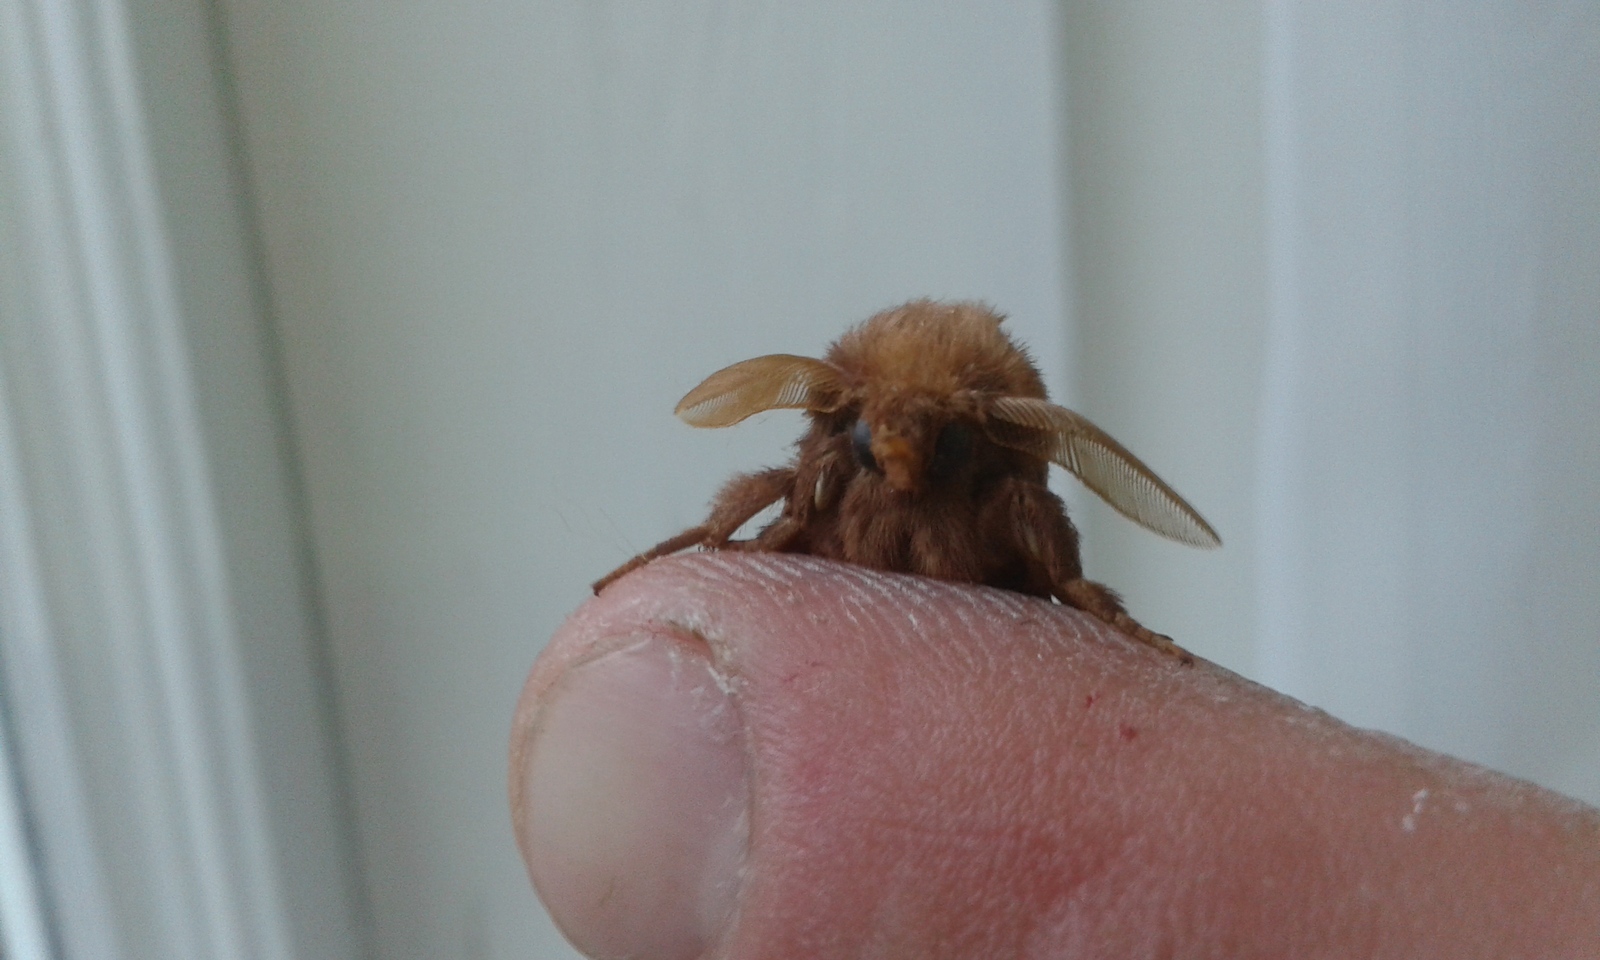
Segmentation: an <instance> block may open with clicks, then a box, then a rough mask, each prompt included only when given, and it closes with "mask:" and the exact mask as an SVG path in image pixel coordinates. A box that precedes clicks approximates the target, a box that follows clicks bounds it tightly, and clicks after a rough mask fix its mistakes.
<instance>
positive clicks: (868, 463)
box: [850, 420, 878, 472]
mask: <svg viewBox="0 0 1600 960" xmlns="http://www.w3.org/2000/svg"><path fill="white" fill-rule="evenodd" d="M850 448H851V449H852V450H854V451H855V454H856V460H857V462H859V463H860V464H861V465H862V466H863V467H866V468H867V469H868V470H872V471H874V472H876V471H877V469H878V459H877V458H876V457H874V456H873V455H872V427H870V426H868V425H867V421H865V420H857V421H856V425H855V426H854V427H851V428H850Z"/></svg>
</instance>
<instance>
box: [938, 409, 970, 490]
mask: <svg viewBox="0 0 1600 960" xmlns="http://www.w3.org/2000/svg"><path fill="white" fill-rule="evenodd" d="M971 456H972V428H971V427H969V426H967V425H966V424H964V423H959V422H957V423H947V424H945V425H944V426H943V427H942V428H940V430H939V436H938V437H937V438H935V439H934V441H933V459H932V460H930V461H929V462H928V479H929V480H948V479H949V478H951V477H953V476H955V474H956V473H957V472H959V471H960V470H961V468H962V466H964V465H965V464H966V462H967V460H968V459H969V458H970V457H971Z"/></svg>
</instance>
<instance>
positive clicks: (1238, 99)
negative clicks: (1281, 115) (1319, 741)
mask: <svg viewBox="0 0 1600 960" xmlns="http://www.w3.org/2000/svg"><path fill="white" fill-rule="evenodd" d="M1064 9H1065V15H1064V18H1063V23H1062V29H1063V38H1064V42H1063V49H1064V51H1065V56H1066V63H1065V68H1066V86H1067V118H1068V121H1069V124H1070V126H1069V131H1070V137H1069V139H1070V157H1069V160H1068V170H1069V173H1070V180H1069V183H1070V193H1071V196H1070V201H1071V220H1070V223H1071V235H1070V247H1071V258H1072V267H1073V271H1074V276H1073V281H1074V283H1073V288H1074V293H1075V297H1074V301H1073V306H1074V315H1075V319H1076V325H1077V331H1078V337H1079V342H1080V343H1081V345H1082V349H1081V350H1080V351H1079V352H1078V354H1077V356H1076V357H1075V358H1074V360H1075V362H1076V364H1077V365H1078V370H1077V372H1076V380H1077V382H1078V383H1079V384H1080V389H1079V391H1078V393H1077V396H1075V397H1074V398H1073V399H1074V401H1075V402H1076V403H1077V405H1078V407H1079V409H1080V410H1081V411H1082V412H1083V413H1084V414H1085V415H1087V416H1088V417H1089V418H1090V419H1092V420H1095V421H1096V422H1097V423H1099V424H1100V425H1101V426H1102V427H1105V428H1106V429H1107V430H1109V431H1110V432H1111V433H1112V435H1114V436H1116V437H1117V438H1118V439H1119V440H1121V441H1122V442H1123V443H1125V444H1127V445H1128V447H1129V448H1130V449H1132V450H1133V451H1134V452H1135V453H1137V454H1138V455H1139V456H1140V457H1142V458H1144V459H1145V460H1146V461H1147V462H1148V463H1149V464H1150V465H1151V466H1152V467H1153V468H1154V469H1155V470H1156V472H1157V473H1159V474H1161V475H1162V476H1163V478H1165V479H1166V480H1167V481H1168V482H1170V483H1171V484H1172V485H1173V486H1174V487H1176V488H1177V489H1178V491H1179V492H1180V493H1181V494H1183V496H1184V497H1185V498H1187V499H1188V500H1190V501H1191V502H1192V503H1193V504H1194V505H1195V507H1196V508H1197V509H1199V510H1200V512H1201V513H1202V514H1203V515H1205V517H1206V518H1207V519H1208V520H1209V521H1211V523H1212V524H1213V525H1214V526H1215V527H1216V528H1217V530H1218V532H1219V533H1220V534H1221V535H1222V539H1223V547H1222V549H1221V550H1220V551H1216V552H1204V551H1198V550H1194V549H1192V548H1189V547H1185V546H1181V545H1178V544H1175V543H1171V542H1169V541H1165V540H1162V539H1160V538H1159V537H1156V536H1154V535H1152V534H1150V533H1149V532H1148V531H1145V530H1143V529H1141V528H1139V527H1136V526H1135V525H1133V524H1131V523H1129V522H1128V521H1127V520H1126V519H1124V518H1123V517H1122V516H1120V515H1118V514H1115V513H1113V512H1112V511H1111V510H1110V509H1109V508H1106V507H1105V506H1103V505H1102V504H1100V503H1099V502H1098V501H1096V500H1093V499H1092V498H1086V502H1084V503H1083V507H1082V515H1083V518H1084V520H1085V523H1084V534H1085V563H1086V568H1087V570H1088V572H1089V574H1090V575H1091V576H1093V577H1096V578H1098V579H1103V580H1105V581H1106V582H1107V583H1109V584H1111V585H1112V586H1114V587H1116V588H1117V589H1118V590H1121V591H1123V592H1124V593H1125V595H1126V597H1127V600H1128V603H1129V607H1130V609H1131V610H1132V611H1133V613H1134V615H1135V616H1137V617H1139V618H1140V619H1141V620H1142V621H1143V622H1144V623H1146V624H1147V625H1149V626H1150V627H1151V628H1152V629H1155V630H1160V631H1162V632H1165V633H1170V634H1172V635H1173V636H1174V637H1175V638H1177V639H1178V640H1179V642H1181V643H1183V644H1185V645H1187V646H1189V647H1191V648H1192V649H1194V650H1195V651H1196V652H1198V653H1200V654H1202V655H1204V656H1206V657H1210V658H1212V659H1214V660H1217V661H1218V662H1220V663H1223V664H1225V665H1227V666H1229V667H1231V668H1233V669H1235V670H1240V671H1243V672H1247V673H1248V672H1249V670H1250V668H1251V665H1252V660H1253V658H1254V654H1255V645H1254V642H1253V633H1254V609H1255V603H1256V591H1255V578H1256V559H1255V543H1254V541H1255V530H1254V529H1253V523H1252V517H1253V514H1254V509H1255V507H1254V503H1255V494H1256V491H1255V470H1254V465H1253V460H1254V450H1255V436H1256V429H1257V423H1258V419H1259V407H1258V404H1259V400H1260V391H1259V382H1260V375H1261V374H1260V371H1261V362H1262V342H1263V336H1262V334H1263V329H1264V324H1265V310H1266V283H1267V281H1266V267H1265V254H1264V251H1265V236H1264V226H1263V200H1262V189H1263V161H1262V152H1261V108H1260V93H1261V76H1260V68H1259V58H1260V50H1261V32H1262V23H1261V9H1260V4H1259V3H1256V2H1254V0H1227V2H1208V3H1188V2H1181V0H1173V2H1154V3H1152V2H1144V3H1103V2H1097V0H1071V2H1068V3H1066V4H1064Z"/></svg>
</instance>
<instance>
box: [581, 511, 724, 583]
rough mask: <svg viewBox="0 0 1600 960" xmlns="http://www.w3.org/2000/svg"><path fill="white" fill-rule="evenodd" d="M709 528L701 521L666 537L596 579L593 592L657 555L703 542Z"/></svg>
mask: <svg viewBox="0 0 1600 960" xmlns="http://www.w3.org/2000/svg"><path fill="white" fill-rule="evenodd" d="M710 529H711V528H710V526H709V525H707V524H704V523H702V524H700V526H698V527H690V528H689V529H687V530H685V531H683V532H682V533H680V534H678V535H677V536H675V537H668V538H667V539H665V540H663V541H661V542H660V543H658V544H656V545H655V546H653V547H651V548H650V549H649V550H646V551H645V552H643V553H641V554H639V555H638V556H636V557H634V558H633V559H631V560H629V561H628V562H627V563H624V564H623V565H622V566H620V567H618V568H617V569H615V570H613V571H611V572H610V573H608V574H606V575H605V576H603V577H601V578H600V579H599V580H596V581H595V582H594V587H593V589H594V592H595V593H599V592H600V591H602V590H604V589H605V588H606V587H609V586H611V582H612V581H613V580H616V579H618V578H619V577H623V576H626V575H627V574H630V573H632V572H633V571H635V570H637V569H639V568H640V567H642V566H644V565H645V564H647V563H649V562H650V561H651V560H654V559H655V558H657V557H664V556H666V555H667V554H670V553H677V552H678V551H679V550H683V549H686V548H688V547H692V546H694V545H695V544H697V543H704V542H705V540H706V533H707V531H709V530H710Z"/></svg>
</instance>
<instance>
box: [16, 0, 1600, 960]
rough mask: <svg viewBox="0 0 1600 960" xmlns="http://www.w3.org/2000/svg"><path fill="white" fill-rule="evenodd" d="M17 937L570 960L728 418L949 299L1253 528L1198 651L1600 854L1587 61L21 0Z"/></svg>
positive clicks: (1596, 389)
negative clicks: (578, 756)
mask: <svg viewBox="0 0 1600 960" xmlns="http://www.w3.org/2000/svg"><path fill="white" fill-rule="evenodd" d="M0 61H3V62H0V67H3V68H4V72H3V74H0V84H3V87H0V94H3V98H4V99H3V100H0V126H3V129H0V251H3V252H0V682H3V683H4V693H5V699H4V701H3V702H4V707H5V709H4V711H0V751H3V756H0V761H4V762H3V763H0V772H3V773H4V774H5V775H6V776H5V777H4V778H3V779H0V802H3V806H0V828H4V829H3V830H0V933H3V935H4V937H5V940H4V951H3V952H5V954H6V955H7V956H12V955H15V956H17V957H35V956H38V957H46V956H51V957H72V958H78V957H115V956H125V957H146V956H148V957H184V958H186V957H195V958H205V957H223V956H227V957H234V956H240V957H245V956H249V957H255V956H260V957H271V958H279V957H285V958H286V957H301V956H303V957H356V956H370V957H380V958H383V960H403V958H434V957H455V956H459V957H464V958H465V957H526V956H550V957H557V956H568V955H569V951H568V948H566V947H565V946H564V945H563V944H562V942H561V940H560V938H559V936H558V935H557V934H556V933H555V932H554V931H553V929H552V928H551V927H550V926H549V924H548V921H547V920H546V919H545V917H544V915H543V912H542V910H541V909H540V908H539V906H538V903H537V901H536V900H535V899H534V897H533V894H532V891H531V889H530V888H529V886H528V884H527V881H526V879H525V877H524V876H523V872H522V868H521V866H520V864H519V862H518V861H517V858H516V854H515V850H514V848H513V846H512V843H511V837H510V830H509V825H508V823H507V814H506V810H505V800H504V770H503V766H504V746H505V737H506V732H507V724H508V720H509V716H510V709H511V705H512V702H513V699H514V697H515V695H516V693H517V690H518V689H519V687H520V684H521V680H522V676H523V674H524V673H525V671H526V669H527V667H528V665H529V664H530V663H531V662H532V660H533V658H534V656H535V655H536V653H537V651H538V648H539V646H540V644H542V642H543V640H544V638H545V637H546V636H548V635H549V634H550V632H551V631H552V630H553V629H554V628H555V626H556V625H557V624H558V623H559V622H560V620H561V619H562V618H563V617H564V616H565V615H566V614H567V613H568V612H570V611H571V610H572V609H573V608H574V607H575V606H576V605H577V604H579V603H581V602H582V600H583V599H584V597H585V596H586V595H587V584H588V583H589V582H590V581H591V580H592V579H593V578H594V577H596V576H597V575H599V574H601V573H604V572H605V571H607V570H609V569H610V568H611V567H612V566H614V565H615V564H616V563H618V562H620V561H621V560H622V559H624V558H626V557H627V556H629V555H631V554H632V553H634V552H635V551H637V550H638V549H640V548H642V547H643V546H646V545H648V544H651V543H654V542H655V541H657V540H658V539H660V538H662V537H664V536H666V535H668V534H670V533H674V532H676V531H677V530H679V529H681V528H683V527H685V526H688V525H690V524H692V523H694V522H696V521H697V520H698V519H700V517H701V515H702V512H703V510H704V508H705V505H706V502H707V500H708V499H709V497H710V495H711V493H712V492H713V491H714V489H715V487H716V486H717V484H718V483H720V482H721V481H722V480H723V479H724V478H725V477H726V476H727V475H728V474H729V473H730V472H733V471H735V470H739V469H750V468H755V467H759V466H763V465H768V464H772V463H776V462H779V461H781V460H783V459H784V458H786V457H787V455H788V451H787V449H786V446H787V444H788V442H789V441H790V440H791V439H792V438H793V436H794V435H795V433H796V431H797V428H798V424H799V418H798V416H796V415H785V414H773V415H769V416H767V417H764V418H762V419H760V420H759V421H756V422H751V423H747V424H745V425H742V426H740V427H739V428H737V429H735V430H730V431H712V432H700V431H691V430H690V429H688V428H687V427H684V426H682V425H681V424H680V423H678V422H677V421H676V420H675V419H673V418H672V416H671V412H670V411H671V408H672V405H673V404H674V403H675V402H676V400H677V398H678V397H679V396H680V395H681V394H682V393H683V391H684V390H686V389H687V388H688V387H690V386H692V385H693V384H694V383H696V382H697V381H698V380H699V379H700V378H701V377H703V376H704V375H705V374H707V373H709V372H711V371H712V370H715V369H717V368H718V367H720V366H722V365H724V364H727V363H730V362H733V361H735V360H740V359H744V358H746V357H749V356H754V355H757V354H762V353H771V352H793V353H809V354H816V353H818V352H820V351H821V350H822V349H823V348H824V347H825V345H826V344H827V342H828V341H829V340H831V339H832V338H833V337H835V336H837V335H838V334H839V333H840V332H842V330H843V329H844V328H845V327H846V326H847V325H849V324H850V323H853V322H856V321H858V320H860V319H863V318H865V317H866V316H868V315H870V314H871V313H873V312H875V311H877V310H879V309H881V308H883V307H886V306H890V305H893V304H895V303H898V302H900V301H903V300H905V299H908V298H911V297H915V296H925V295H929V296H936V297H949V298H976V299H983V300H986V301H988V302H990V303H992V304H994V305H995V306H996V307H998V308H999V309H1000V310H1002V311H1003V312H1006V313H1008V314H1010V316H1011V320H1010V321H1008V322H1009V323H1010V324H1011V326H1012V329H1013V331H1014V332H1015V333H1016V334H1017V335H1018V336H1019V337H1020V338H1021V339H1023V340H1025V341H1026V342H1027V343H1028V344H1030V346H1031V347H1032V348H1033V352H1034V354H1035V356H1036V357H1037V359H1038V360H1039V361H1040V364H1041V366H1042V367H1043V368H1044V370H1045V373H1046V378H1047V380H1048V381H1049V382H1050V384H1051V386H1052V389H1053V392H1054V394H1055V395H1056V397H1057V398H1058V399H1061V400H1063V401H1064V402H1066V403H1068V404H1069V405H1071V406H1074V407H1076V408H1077V409H1079V410H1081V411H1082V412H1084V413H1085V414H1087V415H1088V416H1090V417H1091V418H1092V419H1094V420H1096V421H1097V422H1099V423H1100V424H1101V425H1102V426H1104V427H1106V428H1107V429H1108V430H1109V431H1110V432H1111V433H1112V434H1113V435H1115V436H1117V437H1118V438H1119V439H1121V440H1122V441H1123V442H1124V443H1126V444H1127V445H1128V446H1129V447H1130V448H1132V449H1133V450H1134V451H1136V452H1137V453H1139V454H1140V455H1141V456H1142V457H1143V458H1145V459H1146V460H1147V461H1148V462H1149V463H1151V465H1152V466H1154V467H1155V468H1156V470H1157V471H1158V472H1160V473H1161V474H1162V475H1163V476H1164V477H1165V478H1166V479H1168V480H1169V481H1171V482H1172V483H1173V484H1174V485H1175V486H1176V487H1177V488H1178V489H1179V490H1180V491H1182V492H1183V493H1184V494H1185V496H1186V497H1188V498H1189V499H1190V500H1191V501H1192V502H1193V503H1195V504H1196V505H1197V506H1198V507H1199V508H1200V509H1201V511H1202V512H1203V513H1205V514H1206V516H1207V517H1208V518H1209V519H1210V520H1211V521H1212V523H1213V524H1214V525H1215V526H1216V527H1217V528H1218V530H1219V531H1220V532H1221V533H1222V535H1223V539H1224V541H1225V547H1224V549H1223V550H1222V551H1220V552H1216V553H1209V554H1208V553H1199V552H1196V551H1192V550H1187V549H1186V548H1183V547H1179V546H1176V545H1173V544H1170V543H1167V542H1165V541H1161V540H1159V539H1157V538H1155V537H1153V536H1151V535H1149V534H1146V533H1144V532H1143V531H1141V530H1138V529H1135V528H1133V527H1132V526H1131V525H1129V524H1127V523H1126V522H1125V521H1122V520H1121V519H1120V518H1118V517H1116V516H1115V515H1114V514H1111V513H1110V512H1109V511H1108V510H1106V509H1105V508H1103V507H1101V506H1100V505H1099V504H1098V503H1096V502H1092V500H1090V499H1089V498H1085V497H1082V496H1078V495H1077V494H1076V493H1074V492H1072V491H1071V489H1070V487H1069V485H1068V484H1067V483H1066V482H1065V481H1063V482H1062V483H1061V484H1060V487H1061V489H1062V490H1063V492H1065V493H1068V494H1069V496H1071V497H1072V502H1073V503H1074V505H1075V507H1076V509H1077V514H1078V516H1079V518H1080V521H1081V525H1082V526H1083V527H1084V529H1085V533H1086V537H1087V541H1088V543H1087V548H1086V555H1087V556H1086V560H1087V563H1088V567H1089V571H1090V573H1091V575H1093V576H1096V577H1098V578H1100V579H1103V580H1105V581H1106V582H1108V583H1111V584H1113V585H1114V586H1116V587H1118V588H1119V589H1122V590H1124V591H1125V592H1126V593H1127V595H1128V597H1129V601H1130V606H1131V608H1132V609H1133V610H1134V612H1135V613H1136V615H1138V616H1139V617H1140V618H1141V619H1143V620H1144V621H1145V622H1147V623H1149V624H1150V625H1152V626H1153V627H1155V628H1156V629H1159V630H1163V631H1165V632H1168V633H1171V634H1173V635H1174V636H1176V637H1177V638H1179V639H1180V641H1182V642H1183V643H1185V644H1186V645H1187V646H1189V647H1191V648H1192V649H1194V650H1196V651H1197V652H1199V653H1201V654H1202V655H1205V656H1207V657H1210V658H1212V659H1214V660H1217V661H1218V662H1220V663H1222V664H1224V665H1226V666H1228V667H1230V668H1232V669H1234V670H1237V671H1239V672H1241V673H1243V674H1245V675H1247V676H1251V677H1253V678H1256V679H1259V680H1261V681H1262V682H1265V683H1268V684H1271V685H1273V686H1275V687H1278V688H1280V689H1283V690H1286V691H1287V692H1289V693H1292V694H1294V695H1296V696H1299V697H1301V698H1303V699H1306V700H1308V701H1309V702H1311V703H1313V704H1315V705H1318V706H1321V707H1324V708H1325V709H1328V710H1330V711H1332V712H1333V713H1335V714H1336V715H1339V716H1341V717H1343V718H1345V719H1347V720H1350V721H1351V722H1354V723H1357V724H1361V725H1365V726H1375V727H1379V728H1382V729H1385V730H1389V731H1392V732H1395V733H1397V734H1400V735H1402V736H1406V737H1409V738H1411V739H1414V740H1416V741H1418V742H1420V743H1423V744H1424V745H1427V746H1430V747H1434V748H1436V749H1441V750H1447V751H1450V752H1453V753H1457V754H1459V755H1462V756H1466V757H1468V758H1471V759H1474V760H1477V761H1479V762H1482V763H1485V764H1488V765H1491V766H1494V767H1497V768H1500V769H1505V770H1508V771H1510V772H1513V773H1516V774H1518V775H1521V776H1525V777H1528V778H1530V779H1533V780H1535V781H1537V782H1540V783H1544V784H1546V785H1549V786H1552V787H1554V788H1556V789H1560V790H1564V791H1566V792H1569V793H1572V794H1575V795H1578V796H1581V797H1584V798H1586V799H1588V800H1590V801H1591V802H1597V801H1600V628H1597V625H1600V572H1597V571H1600V429H1597V426H1600V12H1597V10H1596V8H1595V7H1593V6H1592V5H1591V4H1587V3H1583V2H1578V0H1573V2H1566V3H1558V2H1550V3H1541V4H1526V3H1511V2H1495V3H1486V4H1479V5H1474V6H1473V7H1472V8H1471V9H1470V11H1469V10H1467V9H1466V8H1463V7H1461V6H1459V5H1454V4H1444V3H1429V2H1424V0H1409V2H1406V3H1393V4H1373V5H1370V6H1369V5H1357V4H1339V5H1328V4H1318V3H1313V2H1309V0H1274V2H1268V3H1264V4H1263V3H1244V2H1231V0H1230V2H1219V3H1212V4H1205V5H1196V4H1184V3H1176V2H1147V3H1145V2H1141V3H1126V4H1106V3H1098V2H1088V0H1067V2H1063V3H1054V2H1046V0H1029V2H1016V3H1006V4H977V3H961V4H957V3H937V4H930V3H909V2H901V3H887V2H875V3H853V4H845V3H838V4H832V3H830V4H823V3H815V4H803V5H802V4H781V3H718V2H710V0H702V2H686V3H674V4H665V3H657V4H644V3H598V2H595V3H591V2H579V0H570V2H515V3H513V2H504V0H452V2H448V3H446V2H443V0H414V2H405V3H400V4H395V3H380V2H377V0H220V2H219V3H215V4H210V3H204V2H200V0H98V2H96V0H0Z"/></svg>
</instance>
